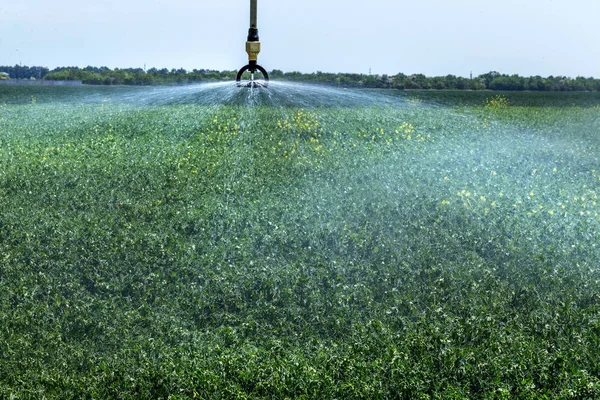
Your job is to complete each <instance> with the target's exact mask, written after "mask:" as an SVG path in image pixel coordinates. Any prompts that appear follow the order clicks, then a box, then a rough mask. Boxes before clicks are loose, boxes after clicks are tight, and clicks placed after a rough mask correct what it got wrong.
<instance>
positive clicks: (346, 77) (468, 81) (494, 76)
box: [0, 65, 600, 91]
mask: <svg viewBox="0 0 600 400" xmlns="http://www.w3.org/2000/svg"><path fill="white" fill-rule="evenodd" d="M0 72H5V73H7V74H8V76H9V77H10V78H11V79H48V80H78V81H82V82H83V83H84V84H89V85H137V86H150V85H183V84H190V83H198V82H215V81H231V80H234V79H235V77H236V74H237V71H216V70H208V69H194V70H192V71H187V70H185V69H183V68H179V69H174V68H173V69H167V68H162V69H157V68H150V69H148V70H144V69H142V68H115V69H110V68H108V67H92V66H88V67H85V68H80V67H59V68H55V69H53V70H49V69H48V68H46V67H27V66H21V65H15V66H0ZM269 75H270V77H271V79H273V80H281V81H292V82H304V83H318V84H326V85H332V86H339V87H347V88H368V89H398V90H405V89H435V90H444V89H451V90H485V89H488V90H515V91H517V90H534V91H600V79H595V78H591V77H589V78H586V77H581V76H579V77H576V78H570V77H566V76H549V77H541V76H530V77H523V76H519V75H507V74H501V73H499V72H496V71H492V72H488V73H485V74H482V75H479V76H477V77H473V78H464V77H461V76H455V75H446V76H434V77H427V76H425V75H423V74H413V75H406V74H403V73H399V74H397V75H365V74H350V73H326V72H314V73H310V74H305V73H301V72H283V71H281V70H277V69H275V70H273V71H271V72H270V73H269Z"/></svg>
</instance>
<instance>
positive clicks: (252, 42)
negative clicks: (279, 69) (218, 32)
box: [236, 0, 269, 87]
mask: <svg viewBox="0 0 600 400" xmlns="http://www.w3.org/2000/svg"><path fill="white" fill-rule="evenodd" d="M257 1H258V0H250V29H249V30H248V40H247V42H246V53H248V65H246V66H245V67H242V69H241V70H240V71H239V72H238V75H237V78H236V81H237V82H238V84H239V82H240V80H241V76H242V74H243V73H244V72H245V71H250V72H251V73H252V74H254V73H255V72H256V71H260V72H261V73H262V74H263V77H264V79H265V81H266V82H268V81H269V75H268V74H267V71H266V70H265V69H264V68H263V67H261V66H260V65H258V54H259V53H260V39H259V38H258V25H257ZM251 86H252V87H254V83H253V82H251ZM263 86H266V84H263Z"/></svg>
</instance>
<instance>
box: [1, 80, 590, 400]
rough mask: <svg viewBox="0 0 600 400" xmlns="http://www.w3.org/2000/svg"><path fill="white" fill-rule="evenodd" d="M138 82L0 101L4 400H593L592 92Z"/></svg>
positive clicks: (12, 90) (11, 94)
mask: <svg viewBox="0 0 600 400" xmlns="http://www.w3.org/2000/svg"><path fill="white" fill-rule="evenodd" d="M145 90H147V89H133V88H90V87H83V88H45V87H36V88H29V87H0V398H16V399H41V398H61V399H66V398H73V399H80V398H89V399H92V398H115V399H133V398H140V399H150V398H154V399H159V398H163V399H166V398H171V399H184V398H204V399H209V398H210V399H212V398H215V399H216V398H226V399H233V398H240V399H242V398H273V399H284V398H323V399H334V398H340V399H352V398H369V399H467V398H469V399H473V398H485V399H513V398H520V399H586V398H589V399H591V398H600V270H599V269H598V265H600V248H599V247H600V231H599V228H600V215H599V213H600V199H598V196H600V164H599V158H598V157H599V154H600V139H599V137H598V134H599V132H600V97H598V95H597V94H592V93H580V94H570V95H568V96H567V95H564V96H562V97H561V95H560V94H556V95H552V94H535V93H522V94H518V95H517V94H511V93H500V94H499V95H498V93H494V94H491V93H490V92H478V93H465V92H462V93H458V92H410V93H405V92H397V93H396V94H393V95H389V94H387V95H386V96H387V97H386V98H387V102H386V103H385V104H386V105H381V104H383V103H380V102H379V100H380V99H381V96H383V95H381V94H378V93H376V92H373V93H370V94H368V95H364V96H369V97H368V98H369V99H370V101H365V102H364V104H363V105H355V106H352V107H343V106H342V107H330V106H327V102H321V103H320V104H318V105H317V106H314V107H311V106H310V105H307V104H302V105H301V106H299V105H294V104H293V101H292V102H291V103H290V104H286V105H285V106H284V105H278V104H276V103H273V102H271V103H269V102H268V101H266V100H261V99H263V97H265V96H266V97H265V98H267V99H268V95H267V94H265V92H264V91H263V92H261V93H258V94H248V95H244V97H242V100H240V101H238V102H237V104H236V102H228V104H219V103H217V104H214V105H207V104H204V103H202V104H200V103H201V102H200V101H198V102H195V101H193V98H190V97H189V96H188V97H186V99H187V100H186V101H185V102H183V103H182V104H175V103H178V102H176V101H173V103H172V104H168V102H165V103H164V104H137V103H136V102H135V101H134V100H135V99H136V98H142V97H143V94H144V93H145V92H144V91H145ZM215 90H218V89H215ZM236 90H237V89H236ZM244 90H246V89H244ZM269 90H274V91H277V90H279V91H281V90H285V88H281V87H279V88H277V87H275V88H273V89H269ZM306 90H310V89H306ZM309 94H310V93H309ZM348 95H349V92H346V91H345V92H342V91H335V90H331V92H330V96H331V98H332V101H331V103H334V101H333V98H334V97H339V96H348ZM250 96H258V99H256V101H254V102H252V106H249V105H248V100H247V99H248V98H249V97H250ZM261 96H262V97H261ZM390 96H391V98H392V99H393V102H392V103H390V101H389V99H390ZM171 98H172V99H175V98H176V94H175V95H173V96H172V97H171ZM107 99H109V100H107ZM180 103H181V102H180Z"/></svg>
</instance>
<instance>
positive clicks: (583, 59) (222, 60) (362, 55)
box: [0, 0, 600, 78]
mask: <svg viewBox="0 0 600 400" xmlns="http://www.w3.org/2000/svg"><path fill="white" fill-rule="evenodd" d="M258 7H259V14H258V18H259V21H258V22H259V25H258V26H259V30H260V37H261V42H262V43H263V51H262V53H261V54H260V57H259V63H260V64H261V65H263V66H264V67H265V68H266V69H268V70H272V69H281V70H284V71H294V70H298V71H302V72H314V71H324V72H356V73H368V72H369V68H371V70H372V73H373V74H392V75H393V74H396V73H398V72H404V73H407V74H412V73H424V74H426V75H428V76H431V75H446V74H455V75H461V76H468V75H469V72H470V71H473V74H474V75H479V74H482V73H485V72H488V71H490V70H496V71H500V72H503V73H508V74H513V73H518V74H520V75H526V76H529V75H542V76H548V75H567V76H572V77H575V76H578V75H582V76H595V77H597V78H600V23H599V22H598V19H599V17H600V1H599V0H569V1H566V0H521V1H517V0H502V1H500V0H497V1H488V0H446V1H443V0H414V1H411V2H408V1H402V0H370V1H341V0H303V1H292V0H258ZM248 19H249V0H214V1H203V0H196V1H190V0H143V1H142V0H119V1H117V0H97V1H81V0H77V1H75V0H53V1H47V0H43V1H42V0H23V1H19V0H15V1H11V2H2V5H0V65H14V64H17V63H22V64H23V65H30V66H31V65H43V66H47V67H50V68H54V67H57V66H67V65H76V66H80V67H85V66H87V65H93V66H103V65H105V66H108V67H110V68H115V67H122V68H125V67H143V66H144V64H146V66H147V67H148V68H150V67H158V68H162V67H166V68H179V67H182V68H186V69H188V70H191V69H193V68H199V69H200V68H209V69H218V70H223V69H228V70H235V69H238V68H239V67H241V66H242V65H243V64H245V63H246V61H247V56H246V53H245V51H244V45H245V40H246V34H247V30H248Z"/></svg>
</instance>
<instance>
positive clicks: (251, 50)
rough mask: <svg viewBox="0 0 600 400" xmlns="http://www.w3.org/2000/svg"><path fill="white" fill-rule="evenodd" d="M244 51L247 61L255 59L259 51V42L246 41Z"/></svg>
mask: <svg viewBox="0 0 600 400" xmlns="http://www.w3.org/2000/svg"><path fill="white" fill-rule="evenodd" d="M246 53H248V60H249V61H257V60H258V53H260V42H246Z"/></svg>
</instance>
